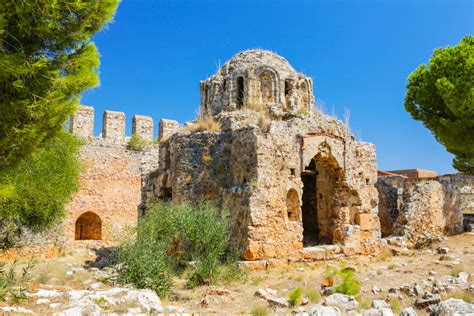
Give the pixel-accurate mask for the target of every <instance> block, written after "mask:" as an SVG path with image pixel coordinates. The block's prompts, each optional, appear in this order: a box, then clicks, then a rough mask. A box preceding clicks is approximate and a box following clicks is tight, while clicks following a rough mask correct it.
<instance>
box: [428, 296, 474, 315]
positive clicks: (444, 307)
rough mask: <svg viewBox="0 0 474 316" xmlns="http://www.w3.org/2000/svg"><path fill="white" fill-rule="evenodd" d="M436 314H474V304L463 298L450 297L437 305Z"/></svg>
mask: <svg viewBox="0 0 474 316" xmlns="http://www.w3.org/2000/svg"><path fill="white" fill-rule="evenodd" d="M435 314H436V315H437V316H464V315H466V316H467V315H474V304H469V303H466V302H464V301H463V300H461V299H456V298H450V299H448V300H446V301H443V302H441V303H440V304H439V305H438V306H437V308H436V309H435Z"/></svg>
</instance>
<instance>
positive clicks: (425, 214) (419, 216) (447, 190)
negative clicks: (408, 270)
mask: <svg viewBox="0 0 474 316" xmlns="http://www.w3.org/2000/svg"><path fill="white" fill-rule="evenodd" d="M390 173H392V172H390ZM412 173H414V172H413V171H410V172H409V173H406V172H404V170H401V171H400V172H399V175H384V176H380V177H379V179H378V182H377V189H378V192H379V201H380V202H379V217H380V221H381V231H382V236H383V237H388V236H399V237H400V236H401V237H403V238H405V239H406V240H405V242H406V243H407V244H408V246H412V247H413V246H417V245H422V244H424V243H427V242H430V241H431V240H435V239H436V238H439V237H441V236H445V235H454V234H460V233H462V232H463V231H464V229H465V227H464V221H465V220H464V219H465V217H466V216H469V214H474V177H473V176H468V175H464V174H461V173H457V174H447V175H442V176H437V175H436V173H433V172H431V173H430V172H426V171H422V172H416V174H413V175H412ZM406 175H408V176H406Z"/></svg>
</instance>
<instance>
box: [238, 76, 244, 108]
mask: <svg viewBox="0 0 474 316" xmlns="http://www.w3.org/2000/svg"><path fill="white" fill-rule="evenodd" d="M243 105H244V78H243V77H237V108H238V109H241V108H242V106H243Z"/></svg>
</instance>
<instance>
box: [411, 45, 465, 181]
mask: <svg viewBox="0 0 474 316" xmlns="http://www.w3.org/2000/svg"><path fill="white" fill-rule="evenodd" d="M407 88H408V91H407V94H406V97H405V108H406V109H407V111H408V112H410V114H411V115H412V116H413V118H414V119H416V120H419V121H422V122H423V123H424V125H425V126H426V127H427V128H429V129H430V130H431V131H432V132H433V134H434V136H435V137H436V139H437V140H438V141H439V142H440V143H441V144H443V145H444V146H445V147H446V149H447V150H448V151H449V152H451V153H452V154H454V155H455V158H454V161H453V166H454V167H455V168H456V169H458V170H459V171H461V172H464V173H467V174H474V37H473V36H466V37H465V38H463V39H462V40H461V42H460V43H459V44H458V45H456V46H454V47H449V46H448V47H445V48H438V49H435V50H434V54H433V56H432V57H431V59H430V61H429V63H428V65H420V66H419V67H418V68H417V69H416V70H415V71H414V72H413V73H411V75H410V76H409V78H408V84H407Z"/></svg>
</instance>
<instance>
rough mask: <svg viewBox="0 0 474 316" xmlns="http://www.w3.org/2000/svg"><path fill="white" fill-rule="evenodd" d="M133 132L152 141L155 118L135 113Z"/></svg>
mask: <svg viewBox="0 0 474 316" xmlns="http://www.w3.org/2000/svg"><path fill="white" fill-rule="evenodd" d="M132 133H133V134H137V135H138V136H140V137H141V138H143V139H145V140H147V141H150V142H152V141H153V118H151V117H150V116H143V115H134V116H133V120H132Z"/></svg>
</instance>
